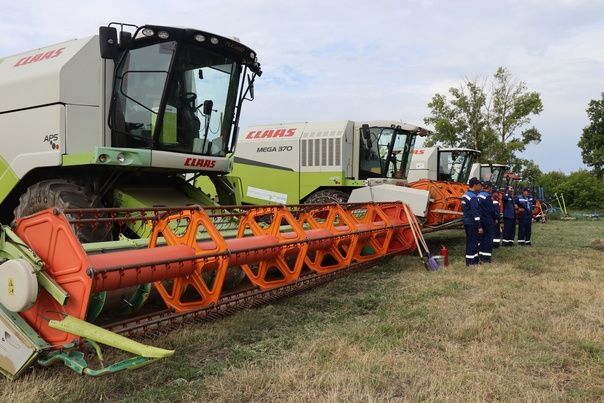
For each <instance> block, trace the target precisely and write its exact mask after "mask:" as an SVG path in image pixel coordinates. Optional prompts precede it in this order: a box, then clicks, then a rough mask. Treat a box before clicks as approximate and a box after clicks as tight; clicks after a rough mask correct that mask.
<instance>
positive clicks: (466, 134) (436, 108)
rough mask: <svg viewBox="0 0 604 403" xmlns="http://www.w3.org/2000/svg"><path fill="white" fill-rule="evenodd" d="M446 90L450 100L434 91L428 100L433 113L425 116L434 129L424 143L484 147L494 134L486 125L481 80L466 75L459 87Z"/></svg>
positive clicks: (430, 145)
mask: <svg viewBox="0 0 604 403" xmlns="http://www.w3.org/2000/svg"><path fill="white" fill-rule="evenodd" d="M449 94H450V97H451V99H450V100H449V99H447V97H446V96H445V95H441V94H435V95H434V97H432V100H431V101H430V103H428V107H429V108H430V109H431V111H432V114H431V116H430V117H427V118H426V119H424V120H425V122H426V123H427V124H431V125H432V126H434V128H435V133H434V134H433V135H432V136H430V137H429V138H428V140H427V141H426V146H427V147H432V146H434V145H436V144H442V145H445V146H448V147H467V148H473V149H476V150H484V149H487V148H488V147H489V144H492V143H493V142H494V141H496V138H495V135H494V133H493V131H492V130H491V128H490V127H489V121H488V115H489V112H488V108H487V104H486V102H487V94H486V92H485V90H484V83H480V82H479V81H478V80H477V79H474V80H470V79H466V80H465V81H464V82H463V83H461V84H460V85H459V87H458V88H453V87H452V88H450V89H449Z"/></svg>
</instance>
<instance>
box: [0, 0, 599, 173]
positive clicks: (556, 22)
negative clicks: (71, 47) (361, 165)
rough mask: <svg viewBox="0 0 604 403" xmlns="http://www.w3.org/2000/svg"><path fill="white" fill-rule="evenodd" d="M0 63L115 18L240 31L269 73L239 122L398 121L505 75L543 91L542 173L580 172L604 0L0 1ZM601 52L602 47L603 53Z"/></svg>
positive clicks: (538, 148)
mask: <svg viewBox="0 0 604 403" xmlns="http://www.w3.org/2000/svg"><path fill="white" fill-rule="evenodd" d="M0 10H1V14H0V15H1V17H0V57H2V56H9V55H12V54H15V53H20V52H22V51H26V50H29V49H34V48H38V47H43V46H47V45H50V44H53V43H56V42H60V41H64V40H67V39H72V38H80V37H85V36H90V35H94V34H96V33H97V32H98V27H99V26H101V25H106V24H107V23H109V22H111V21H120V22H128V23H132V24H136V25H144V24H156V25H168V26H179V27H191V28H198V29H201V30H205V31H210V32H214V33H217V34H220V35H223V36H236V37H238V38H239V39H240V40H241V41H242V42H243V43H245V44H246V45H248V46H249V47H251V48H252V49H254V50H255V51H256V52H257V54H258V58H259V61H260V63H261V64H262V68H263V71H264V74H263V75H262V77H261V78H259V79H258V80H257V82H256V85H255V95H256V99H255V100H254V101H253V102H252V103H247V104H246V105H245V106H244V109H243V113H242V118H241V126H242V128H245V127H246V126H248V125H256V124H269V123H277V122H293V121H296V122H299V121H328V120H344V119H348V120H376V119H387V120H401V121H404V122H408V123H413V124H417V125H420V126H424V123H423V119H424V118H425V117H426V116H428V115H429V109H428V107H427V104H428V102H429V100H430V99H431V97H432V96H433V95H434V94H435V93H446V92H447V91H448V89H449V88H450V87H452V86H457V85H458V84H459V83H460V82H461V81H463V80H464V78H466V77H471V78H475V77H489V76H491V75H492V74H493V73H494V72H495V70H496V69H497V67H499V66H505V67H507V68H508V69H509V70H510V71H511V72H512V74H513V75H514V77H515V78H517V79H519V80H522V81H524V82H526V84H527V86H528V88H529V89H530V90H533V91H537V92H539V93H540V94H541V98H542V101H543V105H544V109H543V112H542V113H541V114H540V115H539V116H537V117H535V118H534V119H533V121H532V124H533V125H534V126H535V127H536V128H537V129H538V130H539V131H540V132H541V133H542V142H541V143H540V144H538V145H529V146H528V147H527V150H526V152H525V153H524V154H523V157H525V158H529V159H532V160H534V161H535V162H536V163H537V164H538V165H539V166H540V167H541V169H542V170H543V171H552V170H561V171H564V172H570V171H574V170H577V169H579V168H584V166H583V164H582V161H581V155H580V149H579V148H578V147H577V142H578V140H579V137H580V135H581V131H582V128H583V127H585V126H586V125H587V124H588V123H589V122H588V119H587V116H586V113H585V109H586V107H587V104H588V102H589V101H590V100H591V99H599V98H600V94H601V93H602V92H604V46H602V44H603V43H604V1H600V0H595V1H588V0H490V1H484V0H482V1H480V0H475V1H469V0H448V1H447V0H394V1H390V0H372V1H367V0H362V1H357V0H349V1H325V0H323V1H314V0H311V1H303V0H298V1H284V0H280V1H279V0H247V1H243V0H240V1H233V0H221V1H206V0H196V1H179V0H170V1H156V0H146V1H125V0H122V1H114V0H103V1H100V2H89V1H71V0H65V1H63V0H55V1H34V0H32V1H28V0H23V1H20V2H17V1H14V0H0ZM598 44H599V45H598Z"/></svg>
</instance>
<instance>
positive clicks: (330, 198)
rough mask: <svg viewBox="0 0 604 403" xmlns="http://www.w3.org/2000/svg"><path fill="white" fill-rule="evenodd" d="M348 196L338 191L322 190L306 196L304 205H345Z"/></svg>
mask: <svg viewBox="0 0 604 403" xmlns="http://www.w3.org/2000/svg"><path fill="white" fill-rule="evenodd" d="M349 196H350V194H348V193H347V192H344V191H343V190H339V189H323V190H319V191H318V192H315V193H313V194H311V195H310V196H308V198H307V199H306V200H305V201H304V203H305V204H329V203H338V204H339V203H346V202H347V201H348V197H349Z"/></svg>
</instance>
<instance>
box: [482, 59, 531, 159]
mask: <svg viewBox="0 0 604 403" xmlns="http://www.w3.org/2000/svg"><path fill="white" fill-rule="evenodd" d="M493 77H494V82H493V89H492V91H491V94H492V95H491V97H492V99H491V101H492V105H493V107H492V111H491V115H490V117H491V119H490V124H491V127H492V129H493V130H494V131H495V133H496V135H497V139H498V144H497V147H495V151H494V154H493V158H494V159H495V160H498V161H512V160H513V159H514V157H515V155H516V153H518V152H521V151H524V150H525V149H526V146H527V145H528V144H530V143H539V142H540V141H541V133H540V132H539V131H538V130H537V129H536V128H535V127H533V126H531V127H528V128H527V126H528V125H529V124H530V122H531V118H532V116H536V115H538V114H540V113H541V112H542V111H543V103H542V102H541V96H540V95H539V93H538V92H536V91H529V90H528V87H527V85H526V83H525V82H524V81H517V80H515V79H514V78H513V76H512V74H511V72H510V71H509V70H508V69H506V68H504V67H499V68H498V69H497V71H496V72H495V75H494V76H493Z"/></svg>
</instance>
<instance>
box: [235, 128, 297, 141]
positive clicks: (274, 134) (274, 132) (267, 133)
mask: <svg viewBox="0 0 604 403" xmlns="http://www.w3.org/2000/svg"><path fill="white" fill-rule="evenodd" d="M294 134H296V129H295V128H293V129H269V130H252V131H250V132H248V133H247V134H246V136H245V138H246V139H252V140H253V139H274V138H279V137H292V136H293V135H294Z"/></svg>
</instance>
